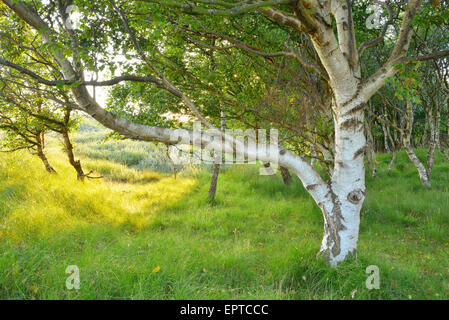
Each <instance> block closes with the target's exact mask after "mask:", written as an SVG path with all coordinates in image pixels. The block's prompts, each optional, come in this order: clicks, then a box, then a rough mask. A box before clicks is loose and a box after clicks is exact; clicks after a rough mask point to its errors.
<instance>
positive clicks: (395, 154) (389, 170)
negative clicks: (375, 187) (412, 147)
mask: <svg viewBox="0 0 449 320" xmlns="http://www.w3.org/2000/svg"><path fill="white" fill-rule="evenodd" d="M397 155H398V153H397V152H396V151H393V157H392V158H391V161H390V164H389V165H388V175H389V176H391V170H392V169H393V166H394V162H395V161H396V157H397Z"/></svg>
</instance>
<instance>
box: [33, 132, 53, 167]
mask: <svg viewBox="0 0 449 320" xmlns="http://www.w3.org/2000/svg"><path fill="white" fill-rule="evenodd" d="M36 142H37V156H38V157H39V158H40V159H41V160H42V162H43V164H44V166H45V170H47V171H48V172H49V173H56V170H55V169H53V167H52V166H51V164H50V162H49V161H48V159H47V156H46V155H45V153H44V149H45V132H43V131H42V132H39V133H38V134H36Z"/></svg>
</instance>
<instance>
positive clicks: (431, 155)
mask: <svg viewBox="0 0 449 320" xmlns="http://www.w3.org/2000/svg"><path fill="white" fill-rule="evenodd" d="M434 111H435V112H434ZM434 113H435V114H434ZM437 113H438V110H435V109H434V108H430V110H429V112H428V113H427V116H428V117H429V127H430V136H429V150H428V152H427V168H426V169H427V177H428V178H429V179H430V174H431V173H432V169H433V164H434V163H435V152H436V149H437V139H438V138H437V130H438V131H439V130H440V129H439V127H438V128H437V124H436V114H437Z"/></svg>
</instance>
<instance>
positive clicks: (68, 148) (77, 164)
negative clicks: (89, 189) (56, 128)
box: [61, 110, 86, 181]
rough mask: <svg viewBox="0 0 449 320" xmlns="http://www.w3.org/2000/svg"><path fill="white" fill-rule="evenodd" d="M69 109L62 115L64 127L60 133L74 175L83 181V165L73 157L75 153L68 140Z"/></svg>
mask: <svg viewBox="0 0 449 320" xmlns="http://www.w3.org/2000/svg"><path fill="white" fill-rule="evenodd" d="M70 112H71V111H70V110H67V111H66V113H65V116H64V127H63V128H62V129H61V135H62V137H63V139H64V147H65V151H66V153H67V157H68V158H69V163H70V165H71V166H72V167H73V168H74V169H75V171H76V176H77V179H78V180H79V181H84V178H85V177H86V175H85V174H84V170H83V167H82V166H81V161H80V160H76V159H75V155H74V154H73V144H72V142H71V141H70V136H69V130H68V127H69V121H70Z"/></svg>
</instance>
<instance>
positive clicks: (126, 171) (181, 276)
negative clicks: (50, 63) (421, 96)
mask: <svg viewBox="0 0 449 320" xmlns="http://www.w3.org/2000/svg"><path fill="white" fill-rule="evenodd" d="M421 156H422V155H421ZM49 158H50V159H51V160H52V161H53V163H54V166H55V167H56V169H57V171H58V175H55V176H51V175H48V174H46V173H45V172H44V170H43V168H41V164H40V163H39V161H38V160H36V159H33V158H32V156H30V155H28V154H25V153H22V154H16V155H5V154H2V155H0V298H3V299H12V298H18V299H54V298H57V299H111V298H113V299H234V298H239V299H352V298H354V299H379V298H383V299H431V298H436V299H448V298H449V294H448V292H449V237H448V234H449V194H448V187H449V164H448V163H445V162H444V161H443V159H442V158H441V157H440V156H438V157H437V159H436V165H435V169H434V173H433V181H432V183H433V186H432V188H431V189H427V188H425V187H422V186H421V185H420V183H419V178H418V176H417V173H416V170H414V168H413V167H412V165H411V164H410V163H409V161H408V160H407V158H406V157H405V155H403V154H401V155H400V156H399V157H398V160H397V165H396V167H395V169H394V170H393V172H392V176H391V177H389V176H388V175H387V172H386V170H387V166H388V161H389V159H390V156H389V155H379V161H380V170H379V173H378V178H377V179H376V180H372V179H368V181H367V183H368V195H367V199H366V202H365V205H364V209H363V211H362V222H361V232H360V242H359V252H358V259H357V260H355V261H351V262H348V263H345V264H343V265H341V266H339V267H337V268H335V269H331V268H329V267H328V265H327V264H326V263H325V262H324V261H322V260H320V259H318V258H316V257H315V254H316V252H317V251H318V249H319V247H320V242H321V237H322V228H323V227H322V224H323V221H322V216H321V213H320V211H319V209H318V207H317V206H316V205H315V204H314V203H313V200H312V199H311V197H310V196H309V195H308V194H307V192H306V191H305V190H304V188H303V187H302V185H301V184H300V182H299V181H298V180H297V179H294V183H293V185H291V186H290V187H286V186H284V185H283V183H282V180H281V178H280V177H279V176H275V177H270V176H259V175H258V174H257V173H258V169H257V168H256V167H253V166H244V165H243V166H233V167H231V168H230V169H228V170H226V171H225V172H224V173H223V174H221V175H220V177H219V183H218V190H217V198H216V202H215V203H214V205H210V204H208V202H207V200H206V195H207V188H208V182H209V179H210V173H209V172H208V171H207V170H202V171H200V172H199V173H198V174H196V175H192V176H188V175H187V174H182V175H181V176H180V177H178V179H176V180H175V179H174V178H173V177H171V175H167V174H164V173H156V172H149V171H144V173H143V175H142V176H145V175H148V177H150V178H148V179H144V178H139V176H140V174H141V173H142V172H141V171H136V170H135V169H132V168H131V169H130V168H128V167H126V166H123V165H122V164H118V163H115V162H110V161H108V160H104V159H101V160H92V159H87V158H85V159H84V163H85V166H86V167H88V168H90V169H95V171H96V172H97V173H101V174H103V175H105V177H106V178H107V179H100V180H92V181H86V182H85V183H79V182H77V181H76V177H75V173H74V172H72V170H71V169H70V167H68V166H67V165H66V161H65V159H64V156H63V155H62V154H61V152H60V151H59V150H58V149H52V150H51V153H50V155H49ZM68 265H77V266H78V267H79V268H80V271H81V274H80V276H81V288H80V290H68V289H67V288H66V287H65V280H66V277H67V276H68V275H66V274H65V273H64V271H65V268H66V267H67V266H68ZM369 265H377V266H379V268H380V277H381V282H380V289H379V290H375V289H373V290H368V289H367V288H366V286H365V280H366V278H367V275H366V273H365V270H366V267H367V266H369ZM158 267H159V268H158Z"/></svg>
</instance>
